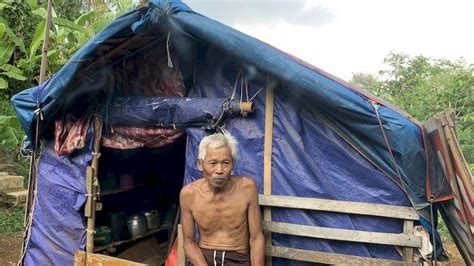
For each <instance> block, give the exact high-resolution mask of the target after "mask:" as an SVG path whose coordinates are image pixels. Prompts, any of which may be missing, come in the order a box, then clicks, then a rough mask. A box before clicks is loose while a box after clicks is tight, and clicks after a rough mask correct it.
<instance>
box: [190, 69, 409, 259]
mask: <svg viewBox="0 0 474 266" xmlns="http://www.w3.org/2000/svg"><path fill="white" fill-rule="evenodd" d="M215 71H216V69H212V67H211V69H208V68H204V67H203V68H202V69H198V71H197V81H196V86H195V87H194V89H193V90H191V91H190V93H189V96H190V97H193V95H206V97H209V98H222V97H225V96H227V95H231V94H232V90H231V89H227V90H212V89H211V88H212V87H214V86H216V85H217V86H218V87H220V88H229V86H228V83H227V82H229V81H227V82H226V80H225V79H223V78H222V77H220V76H212V74H211V73H215ZM216 82H217V84H216ZM257 92H258V87H256V86H250V87H249V93H250V94H254V93H257ZM288 93H294V92H293V91H290V90H286V91H277V93H276V101H275V107H274V108H275V110H274V113H275V117H274V119H275V121H274V136H273V156H272V158H273V162H272V194H274V195H286V196H299V197H314V198H324V199H335V200H345V201H356V202H369V203H382V204H390V205H401V206H410V205H411V203H410V201H409V200H408V197H407V196H406V194H405V193H404V192H403V191H402V190H401V188H400V187H399V186H398V185H397V184H396V183H395V182H393V181H392V180H390V178H388V177H387V176H386V175H384V174H383V173H381V172H380V171H379V170H377V169H376V168H375V167H374V166H373V165H372V164H371V163H370V162H368V161H367V160H366V159H365V158H364V157H363V156H361V155H360V154H359V153H358V152H357V151H356V150H354V149H353V148H352V147H351V146H350V145H348V144H347V143H346V142H345V141H344V140H343V139H342V138H340V137H339V136H338V135H337V134H335V133H334V131H332V130H331V129H330V128H328V127H327V126H326V125H325V124H324V123H322V122H321V121H320V120H319V119H318V117H317V115H316V114H315V113H316V110H312V109H309V108H303V107H302V108H301V109H300V108H297V107H296V106H298V105H297V102H292V101H291V100H289V98H288V97H287V96H288V95H287V94H288ZM255 105H256V106H257V109H256V111H255V113H254V114H252V116H250V117H247V118H234V119H232V120H229V121H228V122H227V123H226V129H227V130H229V131H230V133H231V134H233V135H234V136H235V137H236V139H237V140H238V142H239V148H240V149H239V154H240V156H239V159H238V160H237V162H236V166H235V169H234V172H235V173H236V174H239V175H248V176H251V177H253V178H255V179H256V180H257V183H258V184H259V185H260V187H259V193H262V192H263V146H264V145H263V142H264V134H263V132H264V124H263V122H264V116H265V113H264V110H265V108H264V106H265V93H263V92H262V93H259V94H258V95H257V96H256V97H255ZM187 135H188V147H187V152H188V153H187V155H186V157H187V160H186V161H187V165H186V174H185V183H189V182H191V181H193V180H195V179H197V178H199V177H200V176H201V173H200V172H199V171H198V169H196V165H195V164H194V162H195V159H196V158H197V153H198V149H197V147H198V144H199V141H200V140H201V138H202V137H203V136H204V133H203V132H202V130H198V129H188V130H187ZM272 218H273V220H275V221H278V222H288V223H296V224H303V225H315V226H324V227H332V228H345V229H355V230H366V231H377V232H390V233H401V232H402V231H403V222H402V221H401V220H393V219H386V218H373V217H370V218H368V217H361V216H357V215H343V214H334V213H325V212H316V211H301V210H285V209H275V210H272ZM273 244H274V245H277V246H285V247H294V248H301V249H306V250H319V251H327V252H337V253H343V254H350V255H359V256H368V257H377V258H386V259H396V260H398V259H401V257H400V255H399V254H398V253H397V252H396V250H395V249H394V248H393V247H383V246H377V245H365V244H354V243H344V242H337V241H325V240H316V239H310V238H303V237H292V236H288V235H275V236H274V238H273ZM275 262H278V260H277V261H275ZM282 263H283V262H280V263H277V265H282ZM284 263H285V264H288V263H289V264H290V265H292V264H291V263H294V262H289V261H285V262H284Z"/></svg>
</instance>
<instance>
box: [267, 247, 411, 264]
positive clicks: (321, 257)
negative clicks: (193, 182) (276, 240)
mask: <svg viewBox="0 0 474 266" xmlns="http://www.w3.org/2000/svg"><path fill="white" fill-rule="evenodd" d="M265 253H266V254H269V255H271V256H274V257H279V258H285V259H291V260H298V261H306V262H313V263H325V264H339V265H340V264H343V265H418V264H414V263H406V262H403V261H396V260H384V259H375V258H367V257H360V256H352V255H343V254H335V253H327V252H321V251H310V250H302V249H295V248H287V247H275V246H265Z"/></svg>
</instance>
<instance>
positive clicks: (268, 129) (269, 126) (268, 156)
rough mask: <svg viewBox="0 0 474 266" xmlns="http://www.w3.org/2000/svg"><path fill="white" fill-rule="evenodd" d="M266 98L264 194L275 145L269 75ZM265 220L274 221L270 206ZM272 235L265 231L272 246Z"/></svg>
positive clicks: (267, 260) (269, 180) (268, 262)
mask: <svg viewBox="0 0 474 266" xmlns="http://www.w3.org/2000/svg"><path fill="white" fill-rule="evenodd" d="M266 87H267V88H266V98H265V139H264V148H263V194H264V195H271V194H272V147H273V104H274V89H273V86H270V78H269V77H267V82H266ZM263 220H264V221H266V222H270V221H272V210H271V208H270V207H265V208H264V210H263ZM271 244H272V235H271V233H270V232H265V245H266V246H269V245H270V246H271ZM265 265H267V266H269V265H272V257H271V256H267V257H266V258H265Z"/></svg>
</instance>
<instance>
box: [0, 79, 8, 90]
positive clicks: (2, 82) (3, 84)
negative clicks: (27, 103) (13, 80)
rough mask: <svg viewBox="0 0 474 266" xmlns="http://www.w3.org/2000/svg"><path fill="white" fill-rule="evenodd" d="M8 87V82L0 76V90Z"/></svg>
mask: <svg viewBox="0 0 474 266" xmlns="http://www.w3.org/2000/svg"><path fill="white" fill-rule="evenodd" d="M6 88H8V82H7V81H6V80H4V79H3V78H1V77H0V90H3V89H6Z"/></svg>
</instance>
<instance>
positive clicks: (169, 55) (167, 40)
mask: <svg viewBox="0 0 474 266" xmlns="http://www.w3.org/2000/svg"><path fill="white" fill-rule="evenodd" d="M170 36H171V31H168V36H167V37H166V54H167V55H168V67H169V68H173V61H171V54H170Z"/></svg>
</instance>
